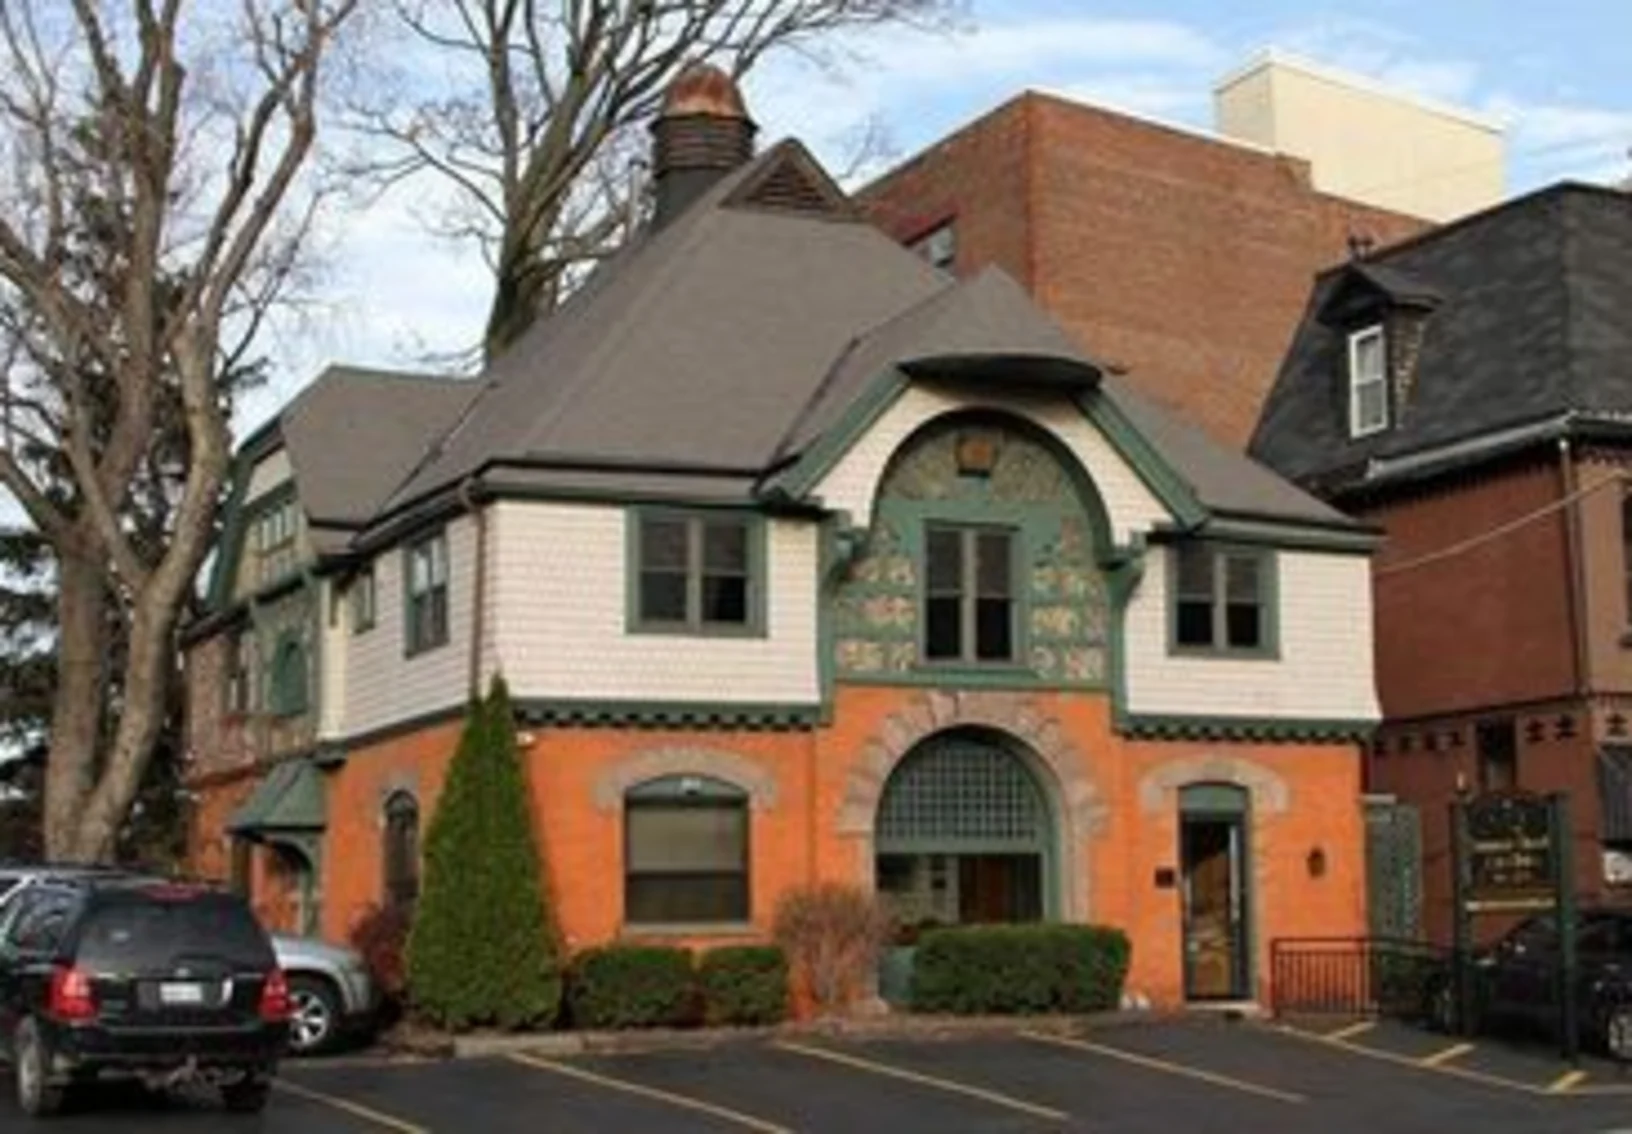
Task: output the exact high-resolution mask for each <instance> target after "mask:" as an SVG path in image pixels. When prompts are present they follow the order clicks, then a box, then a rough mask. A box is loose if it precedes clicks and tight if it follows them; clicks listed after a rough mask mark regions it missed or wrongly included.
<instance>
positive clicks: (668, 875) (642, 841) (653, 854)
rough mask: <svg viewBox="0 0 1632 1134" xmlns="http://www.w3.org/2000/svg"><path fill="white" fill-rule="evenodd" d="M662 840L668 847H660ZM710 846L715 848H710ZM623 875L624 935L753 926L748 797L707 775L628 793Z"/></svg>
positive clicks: (641, 786)
mask: <svg viewBox="0 0 1632 1134" xmlns="http://www.w3.org/2000/svg"><path fill="white" fill-rule="evenodd" d="M709 816H712V817H713V818H712V824H713V829H712V830H710V829H709V824H710V820H709V818H708V817H709ZM688 820H690V821H689V822H688ZM699 821H700V822H699ZM688 827H689V828H690V829H689V830H687V828H688ZM722 835H723V836H728V837H727V838H721V836H722ZM665 837H667V840H668V844H667V845H660V844H664V841H665ZM711 839H712V840H718V841H717V842H716V843H714V845H710V840H711ZM648 843H649V844H650V845H648ZM728 844H729V845H728ZM677 853H678V857H676V854H677ZM622 873H623V903H624V905H623V908H624V916H623V921H624V925H625V928H626V929H631V930H635V931H639V930H641V929H647V930H650V929H651V927H654V926H660V925H661V926H669V925H676V924H685V925H691V926H698V927H704V928H713V927H720V926H725V927H732V926H740V925H743V924H746V923H748V922H750V921H751V920H752V907H753V822H752V808H751V807H750V806H749V799H748V793H747V792H746V791H744V790H743V789H742V788H740V787H738V786H736V785H735V784H732V783H728V782H726V781H724V780H720V779H715V778H713V777H710V776H703V775H675V776H664V777H661V778H659V779H655V780H648V781H646V782H644V783H640V784H636V785H634V786H633V787H631V788H629V789H628V790H627V791H626V792H625V793H624V797H623V869H622Z"/></svg>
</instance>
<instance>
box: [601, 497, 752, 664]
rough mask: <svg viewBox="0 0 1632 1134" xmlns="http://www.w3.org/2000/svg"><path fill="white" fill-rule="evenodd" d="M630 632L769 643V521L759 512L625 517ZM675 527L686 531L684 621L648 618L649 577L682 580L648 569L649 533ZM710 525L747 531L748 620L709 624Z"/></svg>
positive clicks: (652, 511)
mask: <svg viewBox="0 0 1632 1134" xmlns="http://www.w3.org/2000/svg"><path fill="white" fill-rule="evenodd" d="M624 522H625V535H626V539H625V544H626V548H625V556H624V578H625V608H626V609H625V626H626V628H627V630H628V632H629V633H631V634H674V635H681V636H689V637H703V638H763V637H765V636H766V635H767V633H768V626H767V618H766V595H767V592H768V591H769V589H770V586H769V576H770V557H769V554H768V549H767V542H768V536H767V533H766V523H765V517H764V516H761V515H759V514H758V513H755V512H745V511H741V510H731V509H676V508H651V507H635V508H630V509H628V510H627V511H626V512H625V521H624ZM649 523H650V524H659V523H670V524H676V525H681V524H683V525H684V526H685V530H686V537H685V539H686V551H685V554H686V564H685V568H684V585H685V607H686V614H685V617H684V619H656V618H648V617H646V616H645V614H644V610H643V599H642V585H641V584H642V580H643V576H644V575H646V574H663V573H667V574H670V575H675V576H679V575H680V571H678V570H676V569H674V568H669V569H668V570H667V571H666V572H665V571H663V570H651V569H648V568H647V567H646V564H645V555H644V533H645V529H646V525H647V524H649ZM709 525H722V526H724V525H741V526H742V528H743V533H744V543H745V551H746V575H745V576H744V577H745V580H746V582H745V587H746V592H747V593H746V595H745V598H744V620H743V621H742V622H740V623H737V622H723V621H708V620H705V619H704V618H703V583H704V580H705V576H706V571H705V563H704V555H705V551H704V547H705V538H706V536H705V533H706V529H707V527H708V526H709Z"/></svg>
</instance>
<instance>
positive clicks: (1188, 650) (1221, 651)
mask: <svg viewBox="0 0 1632 1134" xmlns="http://www.w3.org/2000/svg"><path fill="white" fill-rule="evenodd" d="M1167 656H1168V657H1172V658H1200V659H1203V660H1209V661H1260V662H1278V661H1280V660H1281V651H1280V650H1278V649H1274V648H1271V647H1264V648H1261V649H1252V650H1244V649H1233V650H1232V649H1229V648H1228V647H1225V648H1217V647H1212V646H1169V647H1168V650H1167Z"/></svg>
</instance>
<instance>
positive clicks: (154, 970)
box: [0, 879, 290, 1115]
mask: <svg viewBox="0 0 1632 1134" xmlns="http://www.w3.org/2000/svg"><path fill="white" fill-rule="evenodd" d="M289 1010H290V1005H289V984H288V981H287V979H286V978H285V976H284V974H283V971H282V970H281V969H279V968H278V964H277V958H276V956H275V954H274V953H273V951H272V942H271V940H270V939H269V938H268V937H267V934H266V931H265V930H263V929H262V928H261V926H260V923H259V922H257V921H256V920H255V915H254V914H253V913H252V912H251V911H250V908H249V906H248V904H247V903H245V902H244V901H243V899H241V898H238V897H236V896H234V895H232V894H228V893H224V892H222V891H219V890H214V889H210V888H207V887H200V886H188V885H178V884H175V883H168V882H153V881H149V880H139V879H131V880H127V881H124V882H118V881H113V880H110V879H104V880H101V881H98V882H97V883H95V884H86V883H85V882H83V881H80V882H73V883H63V882H44V883H38V884H31V885H29V886H28V887H26V888H25V889H24V890H23V891H22V892H21V893H19V894H18V895H16V896H15V898H14V899H13V900H11V901H8V902H7V903H6V905H5V912H4V915H3V918H0V1053H3V1054H4V1056H5V1058H6V1060H7V1062H9V1063H10V1064H11V1067H12V1074H13V1077H14V1079H15V1081H16V1093H17V1099H18V1103H19V1105H20V1106H21V1107H22V1109H23V1110H24V1111H25V1112H26V1113H28V1114H31V1115H48V1114H51V1113H53V1112H55V1111H56V1110H57V1109H58V1108H59V1107H60V1106H61V1105H62V1102H63V1099H64V1096H65V1094H66V1093H67V1092H69V1091H71V1090H73V1089H75V1088H77V1087H80V1086H82V1085H84V1084H88V1083H90V1082H94V1081H95V1080H97V1079H100V1078H104V1077H112V1076H135V1077H137V1078H140V1079H141V1080H143V1081H144V1082H146V1083H147V1085H148V1086H150V1087H153V1088H156V1089H162V1088H165V1087H169V1086H173V1085H177V1084H180V1083H182V1082H187V1081H203V1082H205V1083H209V1084H213V1085H215V1086H217V1087H218V1088H219V1090H220V1092H221V1098H222V1101H223V1103H224V1104H225V1105H226V1107H227V1109H228V1110H231V1111H240V1112H253V1111H259V1110H260V1109H261V1108H262V1107H264V1106H265V1105H266V1097H267V1092H268V1090H269V1089H270V1086H271V1078H272V1075H273V1073H274V1072H275V1071H276V1069H277V1064H278V1059H279V1057H280V1056H282V1054H283V1052H284V1049H285V1047H286V1045H287V1043H288V1039H289Z"/></svg>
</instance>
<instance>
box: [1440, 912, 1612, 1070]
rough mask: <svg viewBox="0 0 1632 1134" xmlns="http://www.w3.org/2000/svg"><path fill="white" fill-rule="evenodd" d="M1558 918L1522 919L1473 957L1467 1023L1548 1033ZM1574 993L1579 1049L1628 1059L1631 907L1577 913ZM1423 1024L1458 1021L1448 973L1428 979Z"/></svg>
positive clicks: (1554, 1014)
mask: <svg viewBox="0 0 1632 1134" xmlns="http://www.w3.org/2000/svg"><path fill="white" fill-rule="evenodd" d="M1558 929H1559V926H1558V920H1557V918H1555V917H1554V916H1553V915H1552V914H1550V913H1549V914H1540V915H1537V916H1535V917H1531V918H1527V919H1526V920H1524V921H1522V922H1520V923H1519V924H1518V925H1516V926H1514V927H1513V928H1512V929H1511V930H1509V931H1508V932H1507V933H1506V934H1504V935H1503V936H1502V937H1501V938H1499V939H1498V940H1497V941H1496V942H1495V943H1494V944H1492V945H1491V946H1489V947H1488V948H1484V949H1479V950H1477V951H1475V953H1474V954H1473V957H1472V958H1471V966H1470V969H1469V980H1470V984H1471V997H1472V1001H1473V1002H1472V1004H1471V1005H1470V1007H1471V1009H1472V1011H1473V1019H1472V1020H1470V1021H1469V1024H1470V1025H1471V1026H1470V1027H1469V1028H1468V1029H1467V1030H1469V1031H1479V1030H1482V1029H1484V1028H1487V1027H1508V1028H1521V1029H1525V1030H1530V1031H1539V1032H1550V1031H1553V1030H1555V1029H1556V1027H1557V1022H1558V1015H1559V1011H1558V1010H1559V994H1558V968H1559V963H1560V942H1559V932H1558ZM1575 932H1576V966H1577V976H1576V981H1575V988H1574V995H1575V1003H1576V1019H1577V1020H1578V1021H1579V1025H1580V1039H1581V1041H1582V1043H1583V1044H1586V1045H1589V1046H1594V1047H1597V1048H1599V1049H1601V1050H1604V1051H1607V1052H1608V1053H1609V1054H1610V1055H1613V1056H1615V1057H1616V1058H1618V1059H1626V1060H1632V909H1614V908H1587V909H1582V910H1579V911H1577V913H1576V930H1575ZM1426 1014H1427V1016H1428V1020H1429V1022H1430V1023H1431V1024H1432V1025H1433V1026H1434V1027H1436V1028H1439V1029H1441V1030H1446V1031H1448V1030H1451V1029H1452V1028H1453V1026H1454V1024H1455V1022H1456V993H1455V980H1454V977H1453V974H1452V973H1451V972H1450V970H1449V969H1448V968H1445V969H1441V970H1440V971H1439V972H1437V973H1436V974H1434V976H1433V978H1432V979H1431V980H1430V982H1429V986H1428V996H1427V1012H1426Z"/></svg>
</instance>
